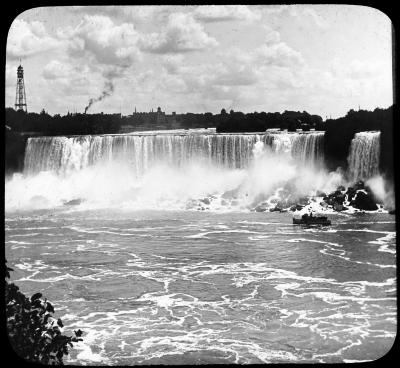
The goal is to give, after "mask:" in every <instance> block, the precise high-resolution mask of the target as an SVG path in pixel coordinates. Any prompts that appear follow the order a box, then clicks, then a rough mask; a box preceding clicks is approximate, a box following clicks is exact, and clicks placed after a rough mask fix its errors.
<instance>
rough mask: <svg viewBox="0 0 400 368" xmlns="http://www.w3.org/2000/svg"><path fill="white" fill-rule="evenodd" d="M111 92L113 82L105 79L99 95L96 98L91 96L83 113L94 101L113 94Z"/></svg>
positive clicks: (112, 90)
mask: <svg viewBox="0 0 400 368" xmlns="http://www.w3.org/2000/svg"><path fill="white" fill-rule="evenodd" d="M113 92H114V84H113V82H112V80H108V81H106V82H105V84H104V89H103V91H102V92H101V95H100V96H98V97H96V98H91V99H90V100H89V103H88V105H87V106H86V107H85V114H86V112H87V111H88V110H89V109H90V107H91V106H92V105H93V104H94V103H96V102H99V101H101V100H103V99H104V98H106V97H109V96H111V95H112V94H113Z"/></svg>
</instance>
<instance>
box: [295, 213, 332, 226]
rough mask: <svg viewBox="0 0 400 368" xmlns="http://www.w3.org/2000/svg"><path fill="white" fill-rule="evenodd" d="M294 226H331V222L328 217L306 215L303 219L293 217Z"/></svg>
mask: <svg viewBox="0 0 400 368" xmlns="http://www.w3.org/2000/svg"><path fill="white" fill-rule="evenodd" d="M293 224H297V225H330V224H331V221H330V220H328V217H326V216H313V215H312V214H311V215H308V214H306V213H305V214H304V215H303V216H301V218H295V217H293Z"/></svg>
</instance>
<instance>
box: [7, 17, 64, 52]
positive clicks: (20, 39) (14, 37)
mask: <svg viewBox="0 0 400 368" xmlns="http://www.w3.org/2000/svg"><path fill="white" fill-rule="evenodd" d="M58 45H59V43H58V41H57V40H56V39H55V38H53V37H51V36H50V35H49V34H48V33H47V32H46V29H45V27H44V25H43V23H42V22H39V21H32V22H26V21H24V20H23V19H16V20H14V22H13V23H12V25H11V27H10V30H9V33H8V39H7V56H9V57H11V58H19V57H26V56H30V55H35V54H39V53H43V52H46V51H48V50H50V49H54V48H56V47H57V46H58Z"/></svg>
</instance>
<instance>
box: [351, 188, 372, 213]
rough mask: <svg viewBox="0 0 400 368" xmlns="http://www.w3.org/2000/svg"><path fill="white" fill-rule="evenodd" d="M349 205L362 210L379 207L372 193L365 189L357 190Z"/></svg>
mask: <svg viewBox="0 0 400 368" xmlns="http://www.w3.org/2000/svg"><path fill="white" fill-rule="evenodd" d="M350 205H351V206H353V207H355V208H358V209H359V210H364V211H375V210H377V209H378V208H379V207H378V206H377V204H376V203H375V201H374V199H373V198H372V195H371V194H370V193H368V192H367V191H365V190H358V191H357V194H356V195H355V198H354V199H353V200H352V201H351V202H350Z"/></svg>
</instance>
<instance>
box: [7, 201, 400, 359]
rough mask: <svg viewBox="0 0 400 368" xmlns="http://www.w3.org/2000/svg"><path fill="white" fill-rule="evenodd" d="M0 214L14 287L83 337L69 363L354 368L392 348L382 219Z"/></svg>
mask: <svg viewBox="0 0 400 368" xmlns="http://www.w3.org/2000/svg"><path fill="white" fill-rule="evenodd" d="M330 218H331V219H332V226H329V227H326V228H321V227H311V228H310V227H309V228H307V227H302V226H298V225H293V224H292V215H291V214H290V213H269V212H268V213H256V212H250V213H236V212H231V213H212V212H207V211H200V212H197V211H176V212H175V211H133V210H129V211H124V210H115V209H114V210H108V211H105V210H90V211H76V210H72V209H68V210H65V209H63V210H41V211H26V212H13V213H8V214H7V215H6V220H5V226H6V228H5V229H6V258H7V260H8V264H9V266H10V267H12V268H14V270H15V271H14V272H12V273H11V278H12V281H13V282H15V283H16V284H17V285H18V286H20V288H21V290H22V291H23V292H24V293H25V294H27V295H32V294H33V293H35V292H38V291H40V292H42V293H43V295H44V296H45V297H46V298H48V299H49V300H50V301H51V302H52V303H53V305H54V307H55V310H56V313H55V315H56V316H57V317H61V319H62V321H63V322H64V324H65V328H64V333H68V334H69V333H71V332H72V329H78V328H80V329H82V330H83V331H84V335H83V338H84V341H83V342H82V343H79V344H75V347H74V349H71V352H70V356H69V358H68V360H67V361H66V363H67V364H89V365H90V364H96V365H98V364H121V365H123V364H129V365H130V364H198V363H263V362H272V363H277V362H343V361H344V362H353V361H370V360H375V359H378V358H379V357H381V356H383V355H384V354H385V353H386V352H388V351H389V350H390V348H391V346H392V344H393V342H394V339H395V335H396V328H397V327H396V313H397V311H396V250H395V243H396V234H395V219H394V216H391V215H388V214H384V213H379V214H372V213H369V214H368V213H367V214H359V215H355V214H353V215H345V214H342V215H333V216H330Z"/></svg>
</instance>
